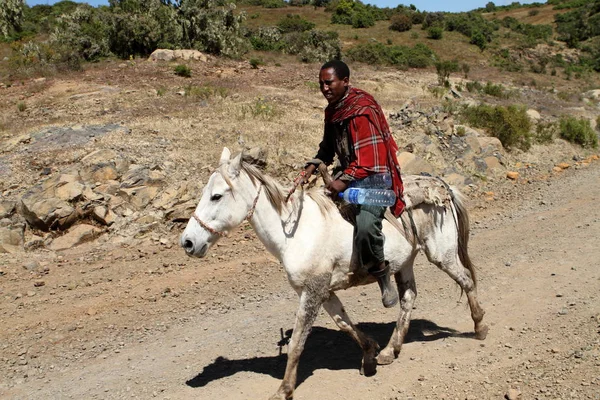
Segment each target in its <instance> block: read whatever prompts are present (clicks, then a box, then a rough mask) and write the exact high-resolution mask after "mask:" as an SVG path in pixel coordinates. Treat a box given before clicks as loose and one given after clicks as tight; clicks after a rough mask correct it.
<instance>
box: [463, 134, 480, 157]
mask: <svg viewBox="0 0 600 400" xmlns="http://www.w3.org/2000/svg"><path fill="white" fill-rule="evenodd" d="M465 143H466V144H467V146H468V148H469V149H470V150H471V151H472V152H473V153H475V154H479V153H481V143H480V142H479V138H478V137H476V136H467V137H466V138H465Z"/></svg>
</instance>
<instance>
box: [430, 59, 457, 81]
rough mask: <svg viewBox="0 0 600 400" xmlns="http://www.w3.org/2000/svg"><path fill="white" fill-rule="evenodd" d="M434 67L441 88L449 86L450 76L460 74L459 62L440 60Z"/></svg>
mask: <svg viewBox="0 0 600 400" xmlns="http://www.w3.org/2000/svg"><path fill="white" fill-rule="evenodd" d="M434 65H435V70H436V71H437V75H438V84H439V85H440V86H449V85H450V82H449V81H448V79H449V78H450V74H451V73H453V72H458V61H456V60H453V61H449V60H440V61H436V62H435V63H434Z"/></svg>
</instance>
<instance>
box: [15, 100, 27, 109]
mask: <svg viewBox="0 0 600 400" xmlns="http://www.w3.org/2000/svg"><path fill="white" fill-rule="evenodd" d="M17 110H19V112H23V111H25V110H27V104H25V102H23V101H20V102H18V103H17Z"/></svg>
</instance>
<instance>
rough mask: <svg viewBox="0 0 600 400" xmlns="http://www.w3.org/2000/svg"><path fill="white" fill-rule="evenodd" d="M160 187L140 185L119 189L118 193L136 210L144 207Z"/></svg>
mask: <svg viewBox="0 0 600 400" xmlns="http://www.w3.org/2000/svg"><path fill="white" fill-rule="evenodd" d="M159 191H160V188H159V187H157V186H140V187H134V188H127V189H121V190H120V191H119V195H120V196H121V197H122V198H123V199H124V200H126V201H127V202H128V203H130V204H131V205H133V206H134V207H136V208H137V209H138V210H141V209H143V208H145V207H146V206H147V205H148V204H150V202H151V201H152V200H153V199H154V198H155V197H156V195H157V194H158V192H159Z"/></svg>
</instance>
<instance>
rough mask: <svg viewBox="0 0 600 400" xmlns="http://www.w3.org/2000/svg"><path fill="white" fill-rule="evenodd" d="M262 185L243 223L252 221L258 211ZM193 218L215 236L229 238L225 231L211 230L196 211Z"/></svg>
mask: <svg viewBox="0 0 600 400" xmlns="http://www.w3.org/2000/svg"><path fill="white" fill-rule="evenodd" d="M262 187H263V185H262V183H261V184H260V186H259V187H258V192H257V193H256V197H255V198H254V202H253V203H252V207H251V208H250V209H249V210H248V213H247V214H246V217H245V218H244V219H243V220H242V222H244V221H246V220H248V221H249V220H250V218H252V216H253V215H254V210H256V203H258V198H259V197H260V191H261V190H262ZM192 217H193V218H194V219H195V220H196V222H198V223H199V224H200V226H201V227H203V228H204V229H206V230H207V231H209V232H210V233H212V234H213V235H217V236H220V237H223V236H227V231H223V232H219V231H217V230H216V229H214V228H211V227H210V226H208V224H206V223H205V222H203V221H202V220H201V219H200V217H198V215H197V214H196V211H194V213H193V214H192Z"/></svg>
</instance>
